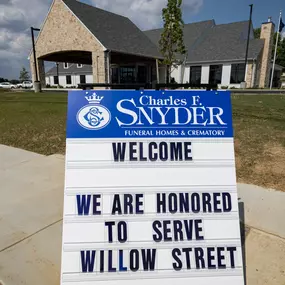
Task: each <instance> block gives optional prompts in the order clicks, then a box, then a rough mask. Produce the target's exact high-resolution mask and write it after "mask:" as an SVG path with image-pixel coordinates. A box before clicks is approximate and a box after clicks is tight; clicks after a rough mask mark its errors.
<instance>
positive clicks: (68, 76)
mask: <svg viewBox="0 0 285 285" xmlns="http://www.w3.org/2000/svg"><path fill="white" fill-rule="evenodd" d="M67 78H69V79H70V83H68V81H69V80H67ZM65 82H66V85H71V84H72V78H71V75H66V76H65Z"/></svg>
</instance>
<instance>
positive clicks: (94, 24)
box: [30, 0, 162, 86]
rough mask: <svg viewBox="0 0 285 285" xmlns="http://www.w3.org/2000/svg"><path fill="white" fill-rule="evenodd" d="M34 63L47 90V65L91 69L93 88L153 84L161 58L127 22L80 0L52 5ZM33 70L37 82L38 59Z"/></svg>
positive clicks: (37, 44) (141, 34) (145, 38)
mask: <svg viewBox="0 0 285 285" xmlns="http://www.w3.org/2000/svg"><path fill="white" fill-rule="evenodd" d="M36 57H37V58H36V63H37V68H38V71H39V72H38V73H39V76H40V81H41V83H42V86H45V73H44V64H43V62H44V61H53V62H68V63H78V64H90V65H92V71H93V82H94V83H134V82H139V83H153V82H154V81H157V73H158V70H157V66H158V60H159V59H161V58H162V57H161V55H160V53H159V51H158V49H157V47H156V45H155V44H153V43H152V42H151V41H150V39H149V38H148V37H147V36H146V35H145V34H144V33H143V32H142V31H141V30H140V29H139V28H137V27H136V26H135V25H134V24H133V23H132V22H131V21H130V20H129V19H128V18H126V17H123V16H120V15H116V14H113V13H110V12H107V11H104V10H101V9H98V8H95V7H93V6H89V5H86V4H84V3H81V2H78V1H76V0H54V1H53V3H52V6H51V9H50V11H49V14H48V15H47V18H46V20H45V22H44V24H43V26H42V29H41V31H40V33H39V36H38V39H37V41H36ZM30 61H31V70H32V75H33V79H34V80H35V68H34V58H33V56H32V53H31V57H30Z"/></svg>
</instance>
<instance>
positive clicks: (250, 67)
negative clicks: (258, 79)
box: [246, 62, 253, 88]
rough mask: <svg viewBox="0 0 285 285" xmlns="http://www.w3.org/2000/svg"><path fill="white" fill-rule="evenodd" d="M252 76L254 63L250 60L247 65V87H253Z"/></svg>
mask: <svg viewBox="0 0 285 285" xmlns="http://www.w3.org/2000/svg"><path fill="white" fill-rule="evenodd" d="M252 76H253V63H252V62H250V63H249V62H248V63H247V67H246V88H251V87H253V86H252Z"/></svg>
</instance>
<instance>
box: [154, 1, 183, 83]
mask: <svg viewBox="0 0 285 285" xmlns="http://www.w3.org/2000/svg"><path fill="white" fill-rule="evenodd" d="M181 5H182V0H168V3H167V7H166V8H164V9H163V10H162V18H163V22H164V29H163V32H162V34H161V38H160V41H159V47H160V51H161V53H162V55H163V57H164V60H163V63H164V64H165V65H166V66H167V82H169V79H170V74H171V68H172V67H174V68H175V67H177V66H178V65H179V64H181V60H179V59H177V57H178V56H179V55H183V54H185V53H186V48H185V45H184V40H183V27H184V22H183V20H182V11H181Z"/></svg>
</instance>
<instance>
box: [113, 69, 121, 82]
mask: <svg viewBox="0 0 285 285" xmlns="http://www.w3.org/2000/svg"><path fill="white" fill-rule="evenodd" d="M112 83H119V68H118V67H113V68H112Z"/></svg>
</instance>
